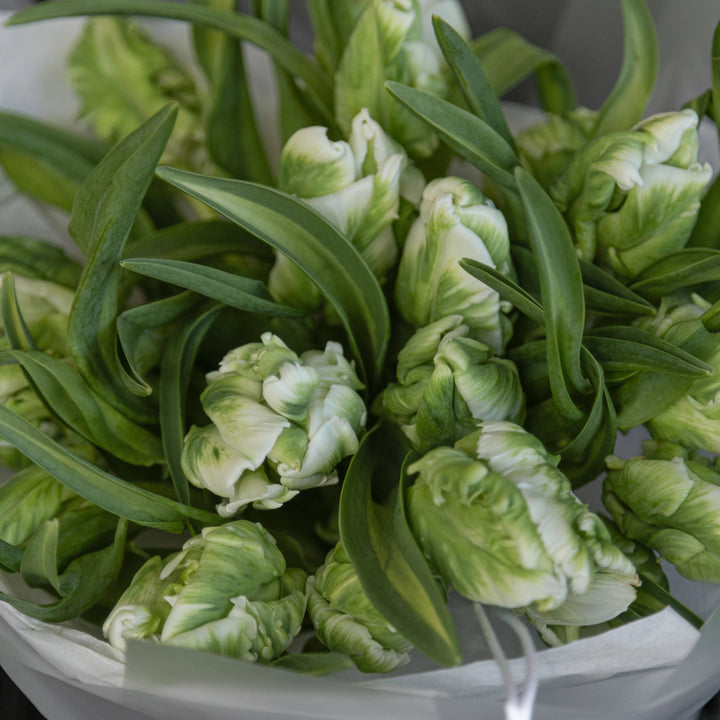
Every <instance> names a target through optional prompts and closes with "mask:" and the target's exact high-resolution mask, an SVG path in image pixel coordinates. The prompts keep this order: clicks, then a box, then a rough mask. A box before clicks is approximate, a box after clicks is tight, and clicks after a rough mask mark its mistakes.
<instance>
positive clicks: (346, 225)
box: [305, 175, 374, 240]
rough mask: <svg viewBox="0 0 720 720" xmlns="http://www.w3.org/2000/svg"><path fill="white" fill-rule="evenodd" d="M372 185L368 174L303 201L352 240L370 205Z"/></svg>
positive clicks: (371, 179)
mask: <svg viewBox="0 0 720 720" xmlns="http://www.w3.org/2000/svg"><path fill="white" fill-rule="evenodd" d="M373 185H374V181H373V177H372V175H368V176H366V177H364V178H361V179H360V180H356V181H355V182H353V183H352V184H351V185H347V186H345V187H344V188H341V189H340V190H337V191H336V192H333V193H327V194H324V195H320V196H317V197H313V198H309V199H308V200H306V201H305V202H306V203H307V204H308V205H309V206H310V207H311V208H312V209H313V210H316V211H317V212H319V213H320V214H321V215H322V216H323V217H324V218H325V219H326V220H327V221H328V222H329V223H331V224H332V225H334V226H335V227H336V228H337V229H338V230H339V231H340V232H341V233H342V234H343V235H344V236H345V237H346V238H347V239H348V240H352V238H353V236H354V235H355V232H356V231H357V228H358V226H359V225H360V223H361V222H362V220H363V218H364V217H365V214H366V213H367V211H368V208H369V206H370V202H371V200H372V195H373Z"/></svg>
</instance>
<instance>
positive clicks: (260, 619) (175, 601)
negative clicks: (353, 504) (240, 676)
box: [103, 520, 307, 662]
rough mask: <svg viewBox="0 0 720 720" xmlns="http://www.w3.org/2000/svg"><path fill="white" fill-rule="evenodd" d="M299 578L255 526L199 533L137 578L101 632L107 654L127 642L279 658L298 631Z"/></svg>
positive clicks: (301, 609)
mask: <svg viewBox="0 0 720 720" xmlns="http://www.w3.org/2000/svg"><path fill="white" fill-rule="evenodd" d="M306 578H307V573H305V571H304V570H300V569H298V568H286V565H285V559H284V558H283V556H282V553H281V552H280V551H279V550H278V549H277V547H276V544H275V539H274V538H273V537H272V536H271V535H270V534H269V533H268V532H267V531H266V530H264V529H263V527H262V526H261V525H259V524H257V523H251V522H248V521H246V520H237V521H235V522H231V523H227V524H226V525H221V526H218V527H211V528H205V529H204V530H203V532H202V533H201V534H200V535H196V536H195V537H193V538H191V539H190V540H188V541H187V542H186V543H185V545H184V546H183V549H182V550H181V551H180V552H178V553H175V554H173V555H171V556H170V557H169V558H167V559H166V560H164V561H163V560H162V559H161V558H160V557H158V556H156V557H153V558H151V559H150V560H148V561H147V562H146V563H145V565H143V566H142V568H141V569H140V570H139V571H138V572H137V574H136V575H135V577H134V578H133V581H132V583H131V584H130V586H129V587H128V588H127V590H125V592H124V593H123V594H122V596H121V597H120V599H119V600H118V602H117V604H116V605H115V607H114V609H113V610H112V612H111V613H110V615H109V616H108V618H107V620H106V621H105V624H104V625H103V633H104V634H105V637H107V638H108V640H109V641H110V642H111V644H112V645H113V646H114V647H117V648H119V649H121V650H124V649H125V647H126V645H127V641H128V640H131V639H149V640H153V641H157V642H161V643H167V644H169V645H179V646H182V647H190V648H197V649H201V650H206V651H208V652H214V653H217V654H220V655H226V656H230V657H236V658H240V659H243V660H249V661H251V662H256V661H257V662H269V661H270V660H272V659H274V658H276V657H278V656H279V655H281V654H282V653H283V652H284V651H285V650H286V649H287V648H288V646H289V645H290V643H291V642H292V640H293V638H294V637H295V636H296V635H297V634H298V633H299V632H300V629H301V624H302V619H303V616H304V614H305V607H306V596H305V581H306Z"/></svg>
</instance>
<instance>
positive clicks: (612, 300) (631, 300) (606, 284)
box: [579, 258, 655, 316]
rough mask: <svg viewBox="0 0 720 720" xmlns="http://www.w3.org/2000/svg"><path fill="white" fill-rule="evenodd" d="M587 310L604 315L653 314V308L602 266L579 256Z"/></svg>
mask: <svg viewBox="0 0 720 720" xmlns="http://www.w3.org/2000/svg"><path fill="white" fill-rule="evenodd" d="M579 262H580V272H581V273H582V278H583V292H584V294H585V303H586V305H587V307H588V310H591V311H593V312H595V313H599V314H604V315H633V316H636V315H654V314H655V308H654V307H653V306H652V305H651V304H650V303H649V302H648V301H647V300H645V298H643V297H641V296H640V295H638V294H637V293H634V292H633V291H632V290H629V289H628V288H627V287H626V286H625V285H623V284H622V283H621V282H619V281H618V280H616V279H615V278H614V277H613V276H612V275H610V274H609V273H607V272H605V271H604V270H603V269H602V268H600V267H598V266H597V265H594V264H593V263H591V262H588V261H587V260H583V259H582V258H579Z"/></svg>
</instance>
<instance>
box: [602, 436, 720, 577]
mask: <svg viewBox="0 0 720 720" xmlns="http://www.w3.org/2000/svg"><path fill="white" fill-rule="evenodd" d="M643 450H644V451H645V456H644V457H636V458H631V459H630V460H621V459H620V458H617V457H614V456H611V457H610V458H608V460H607V464H608V468H609V469H610V472H609V473H608V475H607V478H606V480H605V484H604V486H603V502H604V503H605V507H607V509H608V511H609V512H610V514H611V515H612V518H613V520H614V521H615V523H616V524H617V526H618V527H619V528H620V531H621V532H622V533H623V535H626V536H627V537H628V538H630V539H632V540H637V541H638V542H641V543H643V544H644V545H647V546H648V547H650V548H652V549H653V550H655V551H657V553H658V554H659V555H660V556H661V557H663V558H665V559H666V560H668V561H669V562H671V563H672V564H673V565H675V567H676V568H677V570H678V572H679V573H681V574H682V575H684V576H685V577H687V578H690V579H691V580H698V581H703V582H720V540H718V538H719V537H720V533H719V532H718V527H719V523H718V518H719V517H720V472H718V470H719V468H718V467H717V462H716V461H715V462H713V463H711V461H709V460H708V459H707V458H703V457H702V456H700V455H697V454H696V455H693V456H690V455H689V454H688V453H687V452H686V451H685V450H683V449H682V448H681V447H680V446H678V445H673V444H670V443H662V442H661V443H655V442H646V443H644V444H643Z"/></svg>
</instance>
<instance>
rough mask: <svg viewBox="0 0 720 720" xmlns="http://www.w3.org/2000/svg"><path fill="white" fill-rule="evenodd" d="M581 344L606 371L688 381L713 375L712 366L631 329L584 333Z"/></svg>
mask: <svg viewBox="0 0 720 720" xmlns="http://www.w3.org/2000/svg"><path fill="white" fill-rule="evenodd" d="M583 344H584V345H585V347H586V348H587V349H588V350H589V351H590V352H591V353H592V355H593V356H594V357H595V358H596V359H597V360H598V361H599V362H600V364H601V365H602V366H603V368H604V369H605V370H613V371H617V370H623V371H624V370H646V371H649V372H666V373H673V374H675V375H689V376H691V377H710V375H712V374H713V367H712V365H708V364H707V363H706V362H703V361H702V360H700V359H699V358H696V357H695V356H694V355H691V354H690V353H689V352H686V351H685V350H683V349H681V348H679V347H677V345H673V344H672V343H671V342H668V341H667V340H663V339H662V338H659V337H656V336H655V335H653V334H651V333H649V332H647V331H645V330H642V329H640V328H637V327H633V326H632V325H621V326H606V327H600V328H597V329H594V330H590V331H588V332H587V333H585V336H584V337H583Z"/></svg>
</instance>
